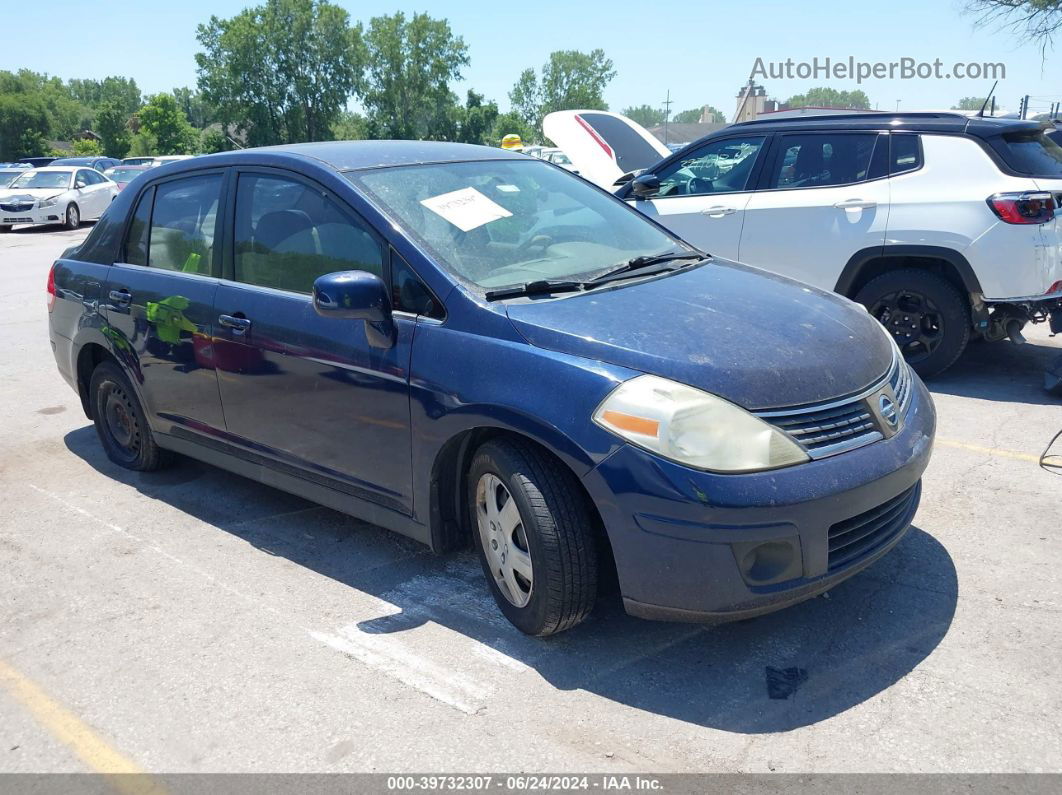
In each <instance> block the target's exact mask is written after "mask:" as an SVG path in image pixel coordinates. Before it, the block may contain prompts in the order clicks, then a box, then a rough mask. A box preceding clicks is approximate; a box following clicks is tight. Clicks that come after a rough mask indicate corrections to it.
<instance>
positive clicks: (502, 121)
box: [487, 112, 542, 146]
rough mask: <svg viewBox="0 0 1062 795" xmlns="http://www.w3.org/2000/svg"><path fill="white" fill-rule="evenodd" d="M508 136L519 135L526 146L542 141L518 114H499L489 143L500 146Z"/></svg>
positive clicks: (488, 140)
mask: <svg viewBox="0 0 1062 795" xmlns="http://www.w3.org/2000/svg"><path fill="white" fill-rule="evenodd" d="M506 135H519V136H520V138H521V140H522V141H523V142H524V143H525V144H530V143H536V142H538V141H541V140H542V139H541V138H539V137H538V136H537V134H536V133H535V130H534V129H533V128H532V127H531V126H530V125H528V123H527V122H526V121H524V119H523V116H521V115H520V114H519V113H516V112H509V113H501V114H498V117H497V118H496V119H495V120H494V124H493V129H492V130H491V133H490V136H489V137H488V139H487V143H489V144H491V145H492V146H500V145H501V139H502V138H504V137H505V136H506Z"/></svg>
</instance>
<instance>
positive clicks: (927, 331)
mask: <svg viewBox="0 0 1062 795" xmlns="http://www.w3.org/2000/svg"><path fill="white" fill-rule="evenodd" d="M855 300H856V301H858V302H859V303H861V304H862V305H863V306H865V307H866V308H867V311H868V312H870V314H871V315H873V316H874V317H875V318H877V320H878V321H880V322H881V324H882V325H883V326H884V327H885V329H886V331H888V332H889V333H890V334H892V336H893V339H895V340H896V344H897V345H898V346H899V347H900V350H901V351H902V352H903V355H904V358H905V359H906V360H907V361H908V363H909V364H910V365H911V367H912V368H914V370H915V372H917V373H918V374H919V375H920V376H922V377H927V376H932V375H937V374H938V373H942V372H943V371H944V370H947V369H948V368H949V367H951V366H952V365H953V364H954V363H955V361H956V360H957V359H958V358H959V356H960V355H962V352H963V351H964V350H965V349H966V344H967V343H968V342H969V340H970V325H971V320H970V306H969V302H967V300H966V299H965V298H964V297H963V295H962V293H961V292H959V290H958V289H957V288H956V287H955V286H954V285H953V284H952V283H951V282H949V281H948V280H947V279H945V278H943V277H942V276H938V275H937V274H935V273H932V272H930V271H926V270H920V269H918V268H902V269H900V270H894V271H889V272H888V273H883V274H882V275H881V276H878V277H877V278H874V279H871V280H870V281H869V282H867V284H866V285H864V286H863V288H862V289H861V290H860V291H859V292H858V293H856V296H855Z"/></svg>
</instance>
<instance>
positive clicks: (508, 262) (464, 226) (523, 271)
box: [346, 160, 685, 289]
mask: <svg viewBox="0 0 1062 795" xmlns="http://www.w3.org/2000/svg"><path fill="white" fill-rule="evenodd" d="M346 176H347V177H348V178H349V179H350V180H351V181H352V182H354V183H355V184H356V185H358V186H359V187H360V188H362V189H363V190H365V191H366V192H367V193H368V194H369V195H370V196H371V197H372V198H373V199H375V200H376V201H377V203H378V204H379V205H380V206H381V207H382V208H383V209H384V211H385V212H387V213H388V214H389V215H390V216H391V217H392V218H393V219H394V220H395V221H397V222H398V223H399V224H401V225H402V226H403V227H405V228H406V229H407V230H409V231H410V232H411V233H412V234H413V235H414V236H415V237H416V238H417V239H418V242H420V243H422V244H423V245H424V246H425V247H426V248H427V249H428V250H429V251H430V252H431V254H432V255H433V256H434V257H435V259H436V260H437V261H438V262H439V263H440V264H441V265H443V266H444V267H446V268H448V269H449V270H450V271H452V272H453V273H454V274H456V275H457V276H458V277H460V278H461V279H463V280H465V281H467V282H471V283H473V284H475V285H478V286H480V287H483V288H491V289H496V288H499V287H508V286H510V285H520V284H523V283H525V282H532V281H539V280H559V279H573V278H579V277H587V276H591V275H593V274H596V273H601V272H602V271H605V270H609V269H611V268H614V267H616V266H619V265H622V264H623V263H625V262H626V261H627V260H629V259H631V258H633V257H640V256H651V255H654V254H661V253H664V252H668V251H675V250H685V248H684V247H682V244H681V243H679V242H678V241H677V240H675V239H674V238H672V237H671V236H669V235H668V234H666V233H665V232H664V231H663V230H661V229H659V228H658V227H656V226H655V225H653V224H652V223H650V222H649V221H647V220H645V219H644V218H642V216H641V215H640V214H638V213H637V212H636V211H634V210H632V209H630V208H629V207H627V206H626V205H625V204H623V202H621V201H619V200H618V199H614V198H612V197H611V196H609V195H608V194H606V193H604V192H602V191H600V190H598V189H597V188H594V187H593V186H591V185H589V184H588V183H586V182H584V181H583V180H581V179H579V178H578V177H574V176H572V175H571V174H569V173H568V172H566V171H563V170H561V169H558V168H553V167H552V166H550V165H548V164H546V163H544V162H542V161H537V160H483V161H473V162H464V163H435V164H431V165H415V166H398V167H394V168H382V169H373V170H367V171H354V172H348V173H347V174H346Z"/></svg>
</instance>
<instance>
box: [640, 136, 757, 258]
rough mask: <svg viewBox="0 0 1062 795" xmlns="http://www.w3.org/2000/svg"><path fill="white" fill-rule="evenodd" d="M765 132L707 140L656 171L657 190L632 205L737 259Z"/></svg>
mask: <svg viewBox="0 0 1062 795" xmlns="http://www.w3.org/2000/svg"><path fill="white" fill-rule="evenodd" d="M765 141H766V137H765V136H763V135H740V136H734V137H730V138H723V139H717V140H714V141H709V142H707V143H705V144H704V145H703V146H700V147H698V148H696V149H694V150H693V151H691V152H689V153H688V154H685V155H684V156H683V157H681V158H678V159H676V160H673V161H671V162H670V163H668V164H667V165H665V166H664V167H662V168H661V169H660V170H658V171H657V172H656V176H657V177H659V179H660V190H659V191H658V192H657V193H656V194H655V195H654V196H653V197H652V198H649V199H635V200H633V204H634V206H635V207H636V208H637V209H638V210H640V211H641V212H642V213H644V214H645V215H647V216H649V217H650V218H653V219H655V220H657V221H659V222H660V223H661V224H663V225H664V226H666V227H667V228H668V229H670V230H672V231H673V232H675V234H677V235H678V236H679V237H681V238H683V239H684V240H687V241H689V242H690V243H692V244H693V245H695V246H697V247H698V248H701V249H703V250H705V251H707V252H709V253H710V254H715V255H717V256H720V257H726V258H728V259H737V257H738V248H739V243H740V240H741V227H742V223H743V221H744V217H745V206H746V205H747V204H748V202H749V196H750V195H751V194H750V193H748V192H747V191H748V190H749V189H750V186H751V185H752V184H753V179H754V177H755V170H756V167H757V163H758V162H759V161H760V159H761V155H762V152H763V149H764V143H765Z"/></svg>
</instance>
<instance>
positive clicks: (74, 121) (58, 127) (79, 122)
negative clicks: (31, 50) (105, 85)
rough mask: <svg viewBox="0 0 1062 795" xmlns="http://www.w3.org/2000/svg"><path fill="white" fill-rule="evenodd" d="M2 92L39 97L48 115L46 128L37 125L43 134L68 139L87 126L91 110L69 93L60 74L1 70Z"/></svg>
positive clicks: (24, 70)
mask: <svg viewBox="0 0 1062 795" xmlns="http://www.w3.org/2000/svg"><path fill="white" fill-rule="evenodd" d="M0 94H23V95H29V96H33V97H37V98H38V99H39V100H40V101H41V102H42V103H43V104H44V107H45V110H46V112H47V114H48V124H47V131H45V130H44V128H37V130H36V131H37V132H40V133H41V134H42V135H51V136H53V137H55V138H61V139H69V138H73V137H74V135H75V134H76V133H78V132H80V131H81V130H82V129H84V127H85V121H86V120H90V119H91V112H90V111H89V110H88V109H86V108H85V107H84V106H82V105H81V104H80V103H79V102H77V101H76V100H75V99H74V98H73V97H71V96H70V92H69V91H68V90H67V88H66V86H64V85H63V81H62V80H60V79H59V78H58V77H49V76H48V75H44V74H39V73H37V72H31V71H30V70H29V69H20V70H19V71H18V72H17V73H15V72H6V71H0Z"/></svg>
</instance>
